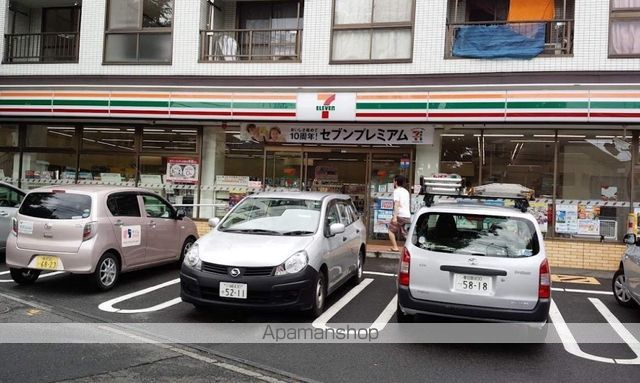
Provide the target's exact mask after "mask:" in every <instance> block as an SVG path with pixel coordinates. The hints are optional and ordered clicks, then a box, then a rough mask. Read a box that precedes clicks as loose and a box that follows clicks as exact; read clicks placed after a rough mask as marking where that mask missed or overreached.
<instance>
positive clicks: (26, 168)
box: [22, 153, 76, 189]
mask: <svg viewBox="0 0 640 383" xmlns="http://www.w3.org/2000/svg"><path fill="white" fill-rule="evenodd" d="M22 176H23V178H24V182H23V184H22V185H23V187H24V188H27V189H32V188H34V187H38V186H42V185H47V184H52V183H56V182H58V181H60V180H65V181H71V180H75V177H76V155H75V154H70V153H24V154H23V155H22Z"/></svg>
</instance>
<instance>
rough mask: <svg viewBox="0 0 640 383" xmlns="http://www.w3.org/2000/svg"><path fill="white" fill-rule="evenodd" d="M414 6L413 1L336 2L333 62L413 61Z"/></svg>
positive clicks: (362, 0)
mask: <svg viewBox="0 0 640 383" xmlns="http://www.w3.org/2000/svg"><path fill="white" fill-rule="evenodd" d="M414 7H415V2H414V0H334V5H333V10H334V12H333V36H332V49H331V61H332V62H348V63H358V62H402V61H411V57H412V51H413V20H414Z"/></svg>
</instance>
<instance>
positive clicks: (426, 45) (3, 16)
mask: <svg viewBox="0 0 640 383" xmlns="http://www.w3.org/2000/svg"><path fill="white" fill-rule="evenodd" d="M8 1H9V0H0V30H5V23H6V20H7V3H8ZM202 1H204V0H176V1H175V3H176V4H175V20H174V36H173V40H174V43H173V64H172V65H103V64H102V49H103V46H102V45H103V40H104V21H105V9H106V7H105V0H83V2H82V3H83V9H82V26H81V42H80V62H79V63H78V64H38V65H30V64H12V65H0V75H18V76H19V75H48V74H62V75H201V76H269V75H299V76H302V75H366V74H368V75H388V74H443V73H476V72H484V73H486V72H522V71H638V70H640V59H613V60H612V59H608V58H607V44H608V24H609V1H608V0H575V1H576V11H575V20H576V22H575V38H574V46H575V48H574V56H573V57H541V58H536V59H533V60H467V59H456V60H445V59H444V58H443V57H444V41H445V21H446V13H447V0H417V4H416V30H415V41H414V55H413V62H412V63H409V64H369V65H329V50H330V47H329V45H330V36H331V30H330V29H331V11H332V10H331V6H332V0H307V1H306V2H305V14H304V33H303V36H304V37H303V38H304V40H303V45H302V62H301V63H284V62H277V63H273V64H264V63H202V64H201V63H198V45H199V41H198V40H199V33H198V32H199V28H200V25H201V20H202V18H201V17H202V15H201V12H202V9H204V7H201V5H202ZM42 3H43V4H44V3H46V0H43V1H42ZM226 8H227V7H225V10H226V11H227V12H228V10H227V9H226ZM228 8H231V7H228ZM3 44H4V42H3V41H2V39H0V49H4V47H3V46H2V45H3Z"/></svg>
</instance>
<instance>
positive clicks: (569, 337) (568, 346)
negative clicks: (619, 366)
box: [549, 300, 616, 363]
mask: <svg viewBox="0 0 640 383" xmlns="http://www.w3.org/2000/svg"><path fill="white" fill-rule="evenodd" d="M549 318H551V321H552V322H553V326H554V327H555V328H556V332H557V333H558V336H559V337H560V340H562V345H563V346H564V349H565V350H566V351H567V352H568V353H569V354H572V355H575V356H577V357H579V358H583V359H588V360H593V361H595V362H602V363H616V361H615V360H613V359H611V358H603V357H601V356H596V355H591V354H588V353H586V352H584V351H582V349H580V345H578V342H577V341H576V338H574V336H573V334H572V333H571V330H570V329H569V326H568V325H567V322H565V321H564V318H563V317H562V314H560V310H558V306H556V303H555V302H554V301H553V300H552V301H551V307H550V308H549Z"/></svg>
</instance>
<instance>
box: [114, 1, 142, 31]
mask: <svg viewBox="0 0 640 383" xmlns="http://www.w3.org/2000/svg"><path fill="white" fill-rule="evenodd" d="M141 6H142V1H141V0H111V1H110V2H109V29H110V30H113V29H138V28H140V7H141Z"/></svg>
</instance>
